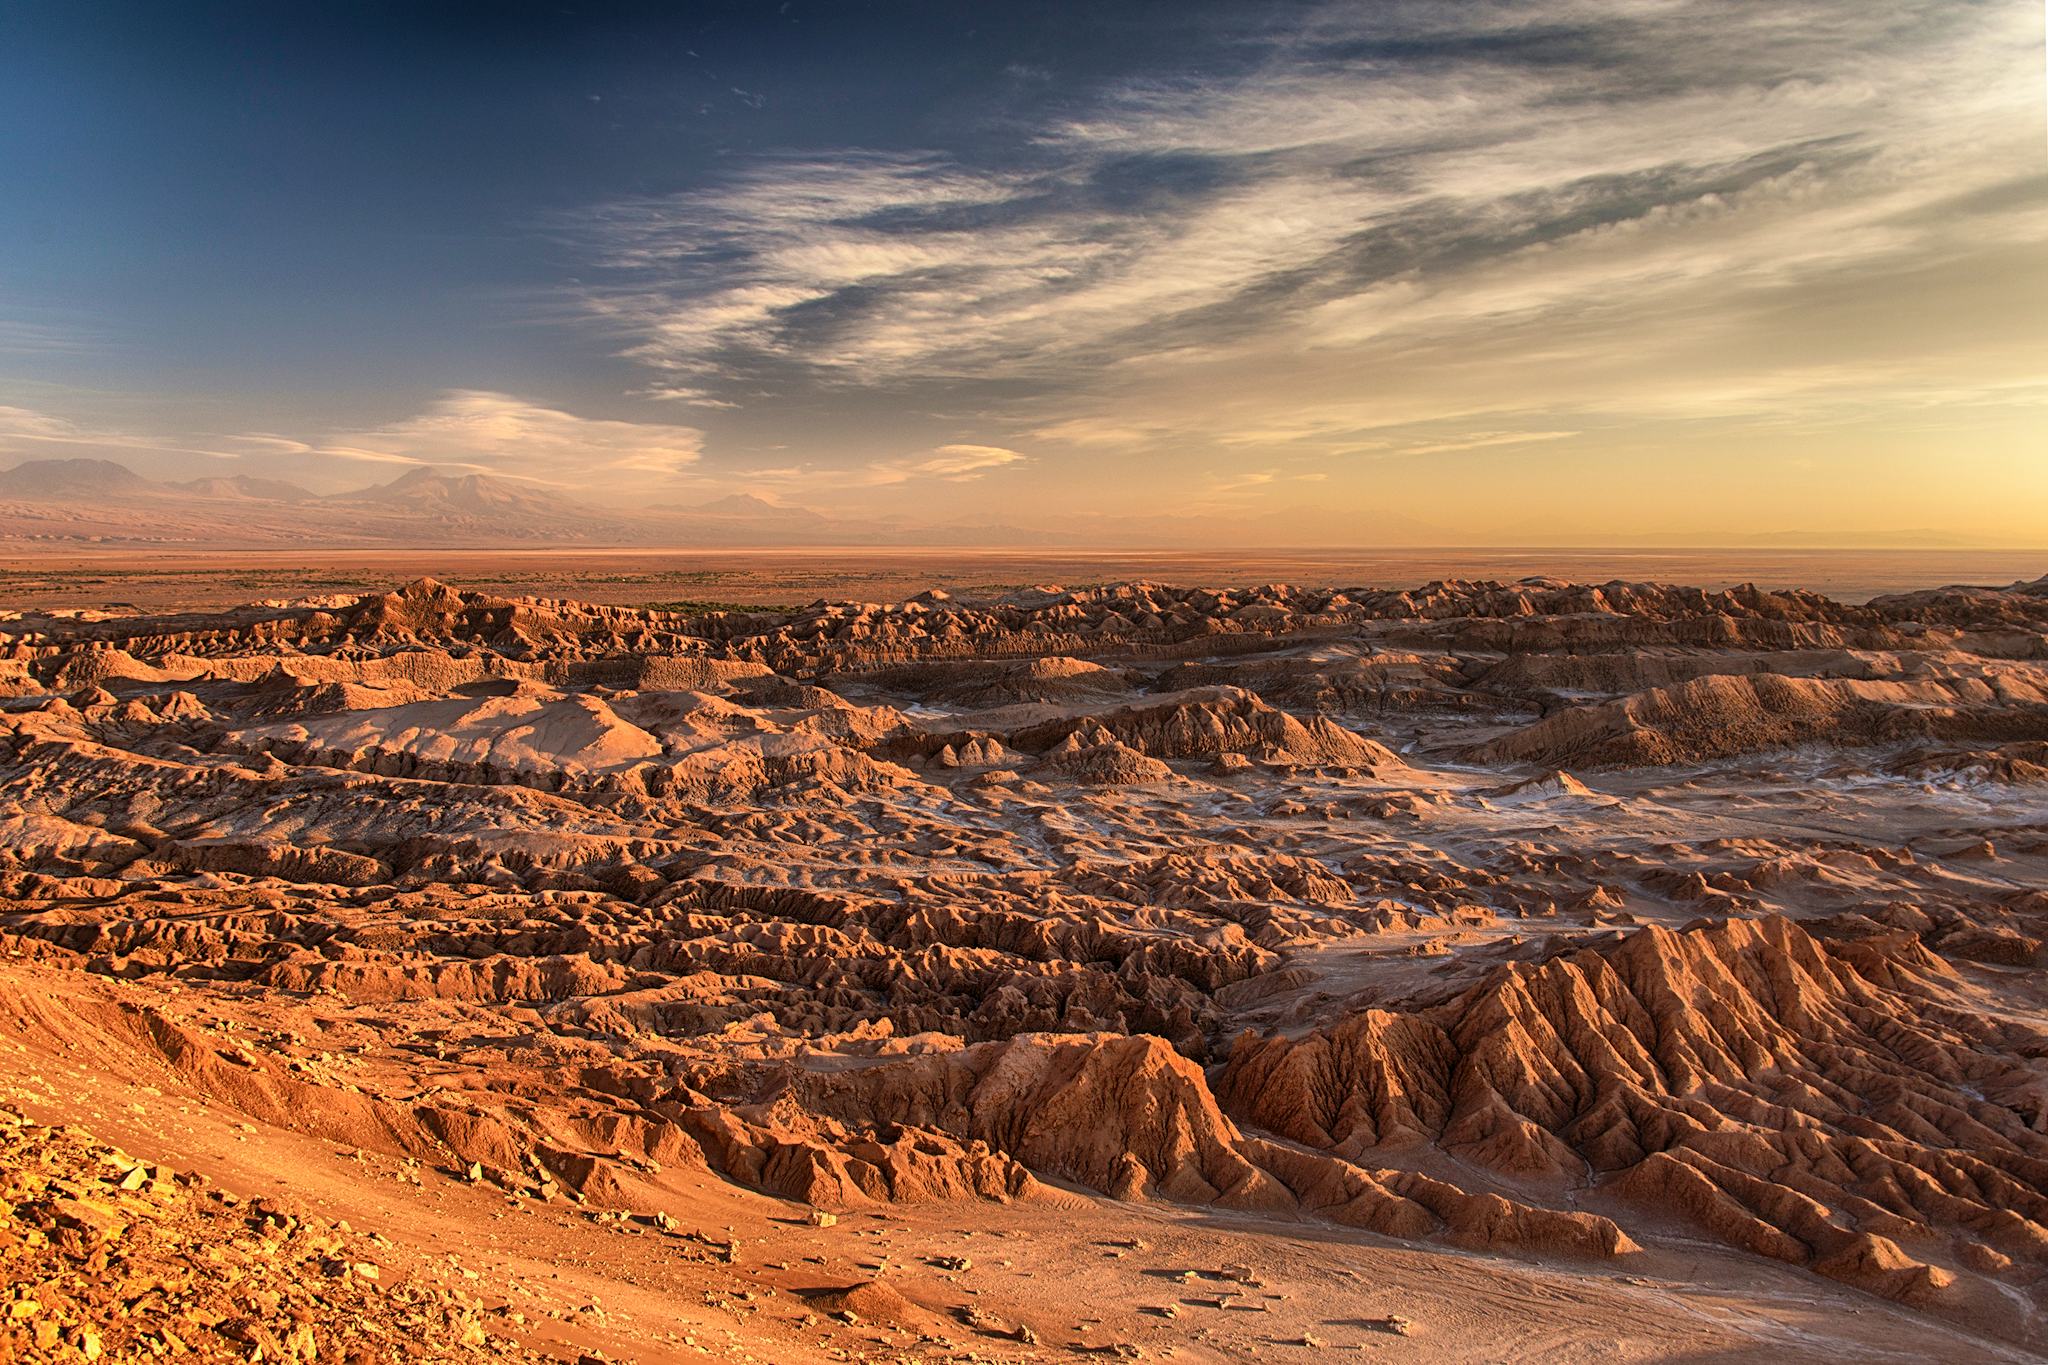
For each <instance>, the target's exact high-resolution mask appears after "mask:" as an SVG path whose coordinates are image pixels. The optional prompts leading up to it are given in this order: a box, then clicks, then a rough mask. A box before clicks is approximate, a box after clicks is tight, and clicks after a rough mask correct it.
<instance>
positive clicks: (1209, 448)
mask: <svg viewBox="0 0 2048 1365" xmlns="http://www.w3.org/2000/svg"><path fill="white" fill-rule="evenodd" d="M2041 27H2042V11H2041V8H2040V7H2039V6H2038V5H2036V4H2034V3H2032V0H1940V2H1939V3H1935V2H1933V0H1862V2H1861V3H1836V2H1835V0H1780V2H1779V3H1771V4H1763V3H1750V2H1749V0H1715V3H1704V2H1703V0H1702V2H1701V3H1686V2H1685V0H1606V2H1605V3H1593V0H1528V2H1527V3H1513V4H1509V3H1456V2H1455V0H1453V2H1449V3H1417V2H1414V0H1379V2H1375V3H1356V4H1315V5H1309V4H1299V5H1297V4H1284V3H1280V4H1260V5H1255V6H1246V5H1241V4H1240V5H1202V4H1189V3H1175V4H1118V3H1103V4H1029V5H1027V4H1014V5H995V4H974V5H961V4H928V5H927V4H881V3H874V4H858V3H806V2H805V0H791V3H788V4H751V5H743V4H730V5H690V4H646V5H627V4H603V3H582V4H559V3H558V4H547V5H541V4H534V5H525V4H516V3H511V4H495V5H455V4H432V3H413V4H391V5H376V4H320V3H300V4H243V5H208V4H179V5H164V4H133V5H116V4H106V3H92V2H91V0H74V2H73V3H16V4H13V5H10V6H8V7H7V8H6V9H5V10H4V11H0V129H4V130H5V131H4V132H0V184H4V185H6V186H7V187H8V192H7V194H6V195H5V197H4V199H0V455H12V456H18V457H21V458H32V457H39V456H48V455H62V454H107V455H112V456H114V457H116V458H122V459H125V460H127V461H128V462H130V463H131V464H134V465H136V466H137V467H138V468H143V469H145V470H146V471H147V472H151V473H162V474H171V473H177V474H183V475H187V476H190V475H193V474H202V473H204V474H212V473H223V472H246V473H252V474H265V475H276V476H282V477H289V478H295V479H299V480H301V481H303V482H306V483H308V484H309V485H312V486H315V487H320V488H335V487H341V486H346V485H352V484H361V483H366V482H369V481H371V480H372V479H375V478H383V477H389V476H390V475H391V474H392V473H395V472H400V471H401V469H402V467H403V466H406V465H408V464H415V463H442V464H456V465H464V466H469V467H473V468H479V469H486V470H491V471H493V472H498V473H503V474H506V475H510V476H514V477H522V478H529V479H534V480H538V481H541V482H544V483H549V484H553V485H556V486H558V487H561V488H563V489H565V490H567V491H570V492H573V493H575V494H576V495H578V496H582V497H587V498H591V499H593V500H600V501H604V500H609V501H633V502H639V503H645V502H647V501H649V500H653V501H667V502H675V503H690V502H697V501H704V500H707V499H709V498H712V497H716V496H720V495H722V494H724V493H729V492H734V491H751V492H755V493H758V494H760V495H763V496H767V497H770V498H775V499H780V500H785V501H792V502H799V503H805V504H809V505H815V506H827V507H834V508H841V509H871V510H874V511H876V512H878V513H890V514H899V515H901V514H910V513H915V514H920V515H930V516H934V517H973V516H976V515H982V514H986V513H989V512H990V511H991V509H994V510H997V511H1000V512H1002V513H1004V514H1008V515H1011V516H1013V517H1018V518H1029V517H1034V516H1035V517H1038V518H1040V519H1043V518H1046V517H1052V516H1057V515H1059V513H1060V509H1061V508H1062V507H1072V506H1074V505H1076V500H1077V499H1081V500H1083V501H1084V502H1085V505H1086V506H1087V508H1088V510H1090V511H1094V512H1101V513H1105V514H1114V515H1130V516H1141V515H1142V516H1149V515H1161V514H1175V513H1197V512H1203V513H1211V514H1213V513H1215V512H1217V511H1219V510H1225V509H1230V508H1239V507H1241V508H1246V509H1249V510H1253V511H1261V512H1273V511H1279V510H1284V509H1286V508H1289V507H1294V506H1312V507H1315V508H1317V509H1319V510H1321V511H1324V512H1327V511H1328V510H1330V509H1331V508H1339V509H1351V508H1355V509H1356V511H1357V513H1358V515H1359V516H1360V517H1361V518H1370V517H1371V516H1374V515H1385V516H1389V517H1394V516H1400V517H1412V518H1418V519H1422V520H1426V521H1431V522H1434V523H1437V524H1449V525H1456V526H1460V527H1463V528H1466V529H1468V530H1469V531H1470V533H1471V535H1472V536H1473V537H1474V538H1477V539H1488V538H1492V539H1508V540H1512V539H1516V538H1518V537H1519V535H1521V534H1526V532H1527V529H1528V528H1529V527H1530V526H1531V525H1532V524H1535V523H1538V522H1540V523H1543V524H1545V525H1548V526H1552V527H1558V526H1570V527H1576V526H1580V525H1583V527H1584V528H1585V529H1586V530H1587V532H1588V533H1589V534H1591V535H1598V534H1600V533H1601V532H1602V531H1603V529H1605V530H1609V531H1613V530H1618V529H1619V528H1622V527H1625V526H1627V527H1641V526H1646V525H1648V524H1649V523H1651V522H1654V523H1655V529H1667V530H1674V531H1684V530H1686V529H1689V528H1690V527H1692V526H1697V527H1699V528H1701V529H1704V530H1712V529H1715V528H1720V529H1724V530H1725V529H1730V528H1734V527H1737V526H1740V525H1744V524H1748V522H1749V521H1750V520H1751V519H1753V517H1754V516H1755V514H1756V509H1757V503H1758V500H1760V499H1775V500H1777V501H1779V502H1783V501H1785V500H1788V499H1789V500H1793V501H1796V502H1799V503H1801V504H1802V508H1801V510H1802V512H1804V511H1805V505H1806V504H1810V505H1811V508H1812V511H1811V515H1803V516H1801V517H1799V518H1797V519H1796V520H1797V521H1799V522H1800V523H1801V524H1812V525H1815V526H1821V527H1824V528H1825V527H1828V526H1830V525H1832V526H1837V527H1857V526H1867V527H1887V526H1892V527H1899V526H1921V525H1938V526H1943V527H1947V528H1951V529H1955V530H1958V531H1961V532H1965V533H1969V534H1973V535H1979V536H1982V537H1987V538H1991V539H2002V540H2006V541H2011V540H2013V539H2014V537H2015V536H2019V535H2021V533H2022V531H2023V530H2024V525H2025V522H2026V520H2027V519H2029V518H2033V519H2035V521H2036V524H2043V523H2048V516H2044V515H2041V514H2048V474H2044V473H2043V469H2044V467H2048V455H2044V450H2043V446H2044V441H2043V437H2042V432H2043V418H2044V415H2048V374H2044V367H2043V366H2042V364H2041V357H2042V355H2043V354H2044V352H2048V347H2044V346H2043V344H2042V343H2043V341H2044V337H2043V327H2042V324H2041V322H2040V318H2041V317H2043V316H2048V307H2044V305H2048V249H2044V245H2043V244H2044V242H2048V172H2044V165H2043V162H2044V151H2043V112H2042V108H2041V88H2040V87H2041V81H2042V34H2041ZM1992 490H2001V491H2000V492H1999V493H1998V496H1997V497H1995V498H1987V494H1989V493H1990V492H1991V491H1992ZM1674 495H1682V496H1674ZM1973 506H1975V507H1977V508H1978V510H1974V511H1973ZM1688 518H1690V519H1691V520H1690V521H1688V520H1687V519H1688ZM1781 524H1785V523H1784V521H1783V518H1782V517H1781V518H1780V519H1779V520H1778V521H1777V522H1774V523H1772V526H1775V525H1781ZM1760 529H1771V526H1763V527H1760ZM1318 538H1321V537H1318ZM2036 538H2037V539H2038V537H2036Z"/></svg>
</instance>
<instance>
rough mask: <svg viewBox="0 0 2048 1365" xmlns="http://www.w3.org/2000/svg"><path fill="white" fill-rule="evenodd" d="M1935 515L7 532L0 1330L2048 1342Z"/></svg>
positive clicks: (2007, 646) (2038, 821) (654, 1343)
mask: <svg viewBox="0 0 2048 1365" xmlns="http://www.w3.org/2000/svg"><path fill="white" fill-rule="evenodd" d="M1966 558H1967V557H1963V558H1959V557H1958V556H1955V555H1949V556H1947V557H1946V558H1943V557H1940V556H1935V557H1932V558H1917V559H1916V558H1914V557H1912V556H1905V557H1901V556H1897V555H1893V556H1876V555H1871V556H1860V557H1859V556H1856V555H1847V554H1843V555H1832V556H1819V557H1802V556H1799V555H1794V554H1791V553H1789V552H1788V553H1787V554H1783V555H1779V556H1776V557H1775V558H1766V559H1759V558H1756V557H1750V558H1749V559H1748V560H1746V561H1745V562H1743V563H1741V564H1737V563H1736V562H1734V561H1732V560H1729V559H1727V558H1725V557H1721V558H1716V557H1714V556H1710V555H1704V554H1700V555H1694V556H1693V557H1692V558H1690V559H1688V558H1686V557H1685V556H1684V555H1682V554H1679V555H1671V556H1659V555H1650V554H1645V555H1642V556H1632V555H1608V556H1605V557H1601V556H1595V555H1590V554H1589V555H1584V556H1576V557H1575V556H1573V555H1568V554H1558V553H1556V552H1546V553H1543V554H1539V553H1538V552H1530V556H1529V559H1528V560H1527V561H1523V560H1521V559H1518V558H1517V557H1515V556H1512V555H1506V556H1495V557H1482V556H1471V557H1468V559H1467V560H1465V561H1463V562H1452V560H1453V557H1451V556H1438V560H1437V563H1436V565H1435V567H1433V568H1429V569H1424V568H1423V567H1422V565H1421V562H1420V561H1419V560H1418V559H1415V558H1405V557H1403V555H1398V554H1397V555H1390V556H1384V557H1380V558H1379V559H1376V560H1368V559H1366V558H1364V557H1358V556H1351V557H1348V558H1347V557H1343V556H1331V557H1316V556H1295V557H1291V558H1289V557H1272V558H1268V559H1258V558H1257V557H1236V558H1233V557H1228V556H1216V557H1209V558H1202V557H1190V556H1178V557H1175V556H1158V557H1149V558H1148V557H1142V556H1141V557H1130V556H1126V557H1097V558H1091V557H1085V556H1058V555H1024V554H1020V555H1018V556H1015V557H1002V556H989V555H965V554H963V555H957V556H947V555H909V554H905V555H897V556H890V555H878V554H875V553H873V552H858V551H848V552H845V553H844V554H843V555H842V554H836V553H831V552H805V553H800V554H798V553H784V552H773V553H770V552H734V553H732V554H723V555H719V554H702V555H695V556H674V555H670V556H665V557H663V556H642V555H631V554H623V553H622V554H597V553H584V552H563V553H559V554H546V555H526V556H515V555H507V554H500V555H496V556H491V555H485V554H483V553H481V552H479V553H477V554H476V555H474V556H471V555H467V554H445V555H433V556H430V555H424V554H422V555H417V556H406V555H398V554H385V555H376V554H365V555H353V556H351V555H332V556H327V557H321V558H315V559H313V560H311V561H307V560H305V559H300V560H295V561H289V562H288V561H285V560H278V561H276V562H266V561H264V560H263V559H262V558H261V557H260V556H237V557H233V558H228V557H218V558H207V557H205V556H192V555H186V556H176V555H168V554H167V555H165V556H162V557H157V558H154V559H151V560H148V561H146V562H145V561H142V560H139V559H138V558H137V557H136V556H134V555H133V554H132V553H130V552H123V553H115V552H108V553H107V554H106V555H103V556H91V555H77V554H72V555H66V556H48V557H41V558H36V559H32V560H31V559H20V558H17V559H14V560H12V561H9V562H8V564H7V566H6V569H5V575H6V576H5V580H4V584H5V591H6V594H7V598H6V605H7V606H8V607H9V608H10V610H9V611H8V612H7V614H6V616H5V618H4V619H0V881H4V891H5V896H4V899H0V1286H4V1287H0V1360H5V1359H7V1358H8V1357H9V1356H10V1354H12V1355H13V1356H14V1357H17V1358H20V1359H24V1360H43V1359H51V1360H60V1359H81V1360H82V1359H121V1360H130V1359H150V1360H155V1359H171V1358H180V1357H186V1356H189V1357H191V1358H195V1359H235V1360H252V1359H261V1360H279V1359H302V1360H303V1359H318V1360H323V1361H324V1360H343V1361H351V1362H368V1361H386V1360H390V1361H398V1360H419V1359H450V1360H453V1359H476V1360H490V1359H529V1360H545V1359H559V1360H569V1361H576V1360H584V1359H589V1360H599V1359H602V1360H639V1361H692V1360H704V1359H712V1360H722V1361H760V1362H812V1361H818V1362H823V1361H851V1360H862V1361H924V1362H940V1361H958V1362H969V1361H1025V1360H1084V1359H1091V1358H1103V1359H1110V1360H1120V1359H1128V1360H1173V1361H1182V1362H1217V1361H1239V1360H1250V1359H1257V1360H1282V1361H1304V1362H1308V1361H1320V1360H1324V1359H1330V1358H1352V1357H1358V1356H1364V1357H1370V1358H1375V1359H1382V1358H1383V1359H1388V1360H1413V1361H1465V1360H1504V1361H1516V1360H1526V1361H1538V1360H1542V1361H1553V1360H1565V1361H1570V1360H1588V1361H1590V1360H1600V1361H1638V1360H1640V1361H1720V1360H1727V1361H1736V1360H1756V1359H1788V1360H1790V1359H1814V1358H1824V1359H1825V1358H1832V1359H1837V1360H1859V1361H1861V1360H1871V1361H1925V1360H1958V1361H1961V1360H1970V1361H1977V1360H2005V1361H2018V1360H2029V1359H2038V1358H2041V1352H2042V1343H2043V1341H2044V1340H2048V977H2044V973H2043V966H2044V963H2048V954H2044V940H2048V580H2041V579H2037V578H2032V577H2031V576H2032V575H2033V574H2036V573H2038V572H2039V569H2040V568H2041V567H2042V566H2041V565H2040V564H2038V563H2035V564H2032V565H2028V564H2024V563H2018V562H2013V561H2016V560H2017V559H2019V558H2022V557H2018V556H2006V557H2004V558H2003V559H2001V558H1999V557H1996V556H1986V557H1984V558H1982V559H1977V560H1969V561H1968V562H1963V560H1964V559H1966ZM1538 560H1540V561H1541V562H1540V563H1538V562H1536V561H1538ZM1539 570H1540V571H1541V572H1543V573H1545V574H1548V575H1550V576H1545V577H1527V576H1526V575H1527V574H1528V573H1531V572H1536V571H1539ZM414 571H417V572H418V574H419V575H420V576H418V577H416V578H415V577H413V573H414ZM429 572H431V573H433V574H435V575H439V576H442V577H445V578H447V579H448V580H450V581H438V580H437V578H435V577H427V576H425V575H426V574H427V573H429ZM1454 573H1455V574H1456V576H1449V575H1452V574H1454ZM1738 574H1739V576H1740V577H1739V578H1738V577H1737V575H1738ZM1688 578H1690V579H1692V580H1694V582H1695V584H1696V585H1695V586H1673V584H1675V583H1683V582H1685V581H1686V580H1687V579H1688ZM1743 579H1755V580H1757V581H1758V582H1759V583H1760V584H1761V586H1739V585H1738V584H1739V582H1740V581H1741V580H1743ZM1960 579H1969V580H1973V581H1986V582H1999V583H2005V584H2008V585H2009V586H2003V587H1979V588H1939V587H1936V586H1935V585H1936V584H1938V583H1940V582H1942V581H1957V580H1960ZM1055 583H1058V584H1062V586H1050V585H1051V584H1055ZM1077 584H1078V585H1081V586H1076V585H1077ZM1339 584H1341V585H1343V586H1335V585H1339ZM1253 585H1262V586H1253Z"/></svg>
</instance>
